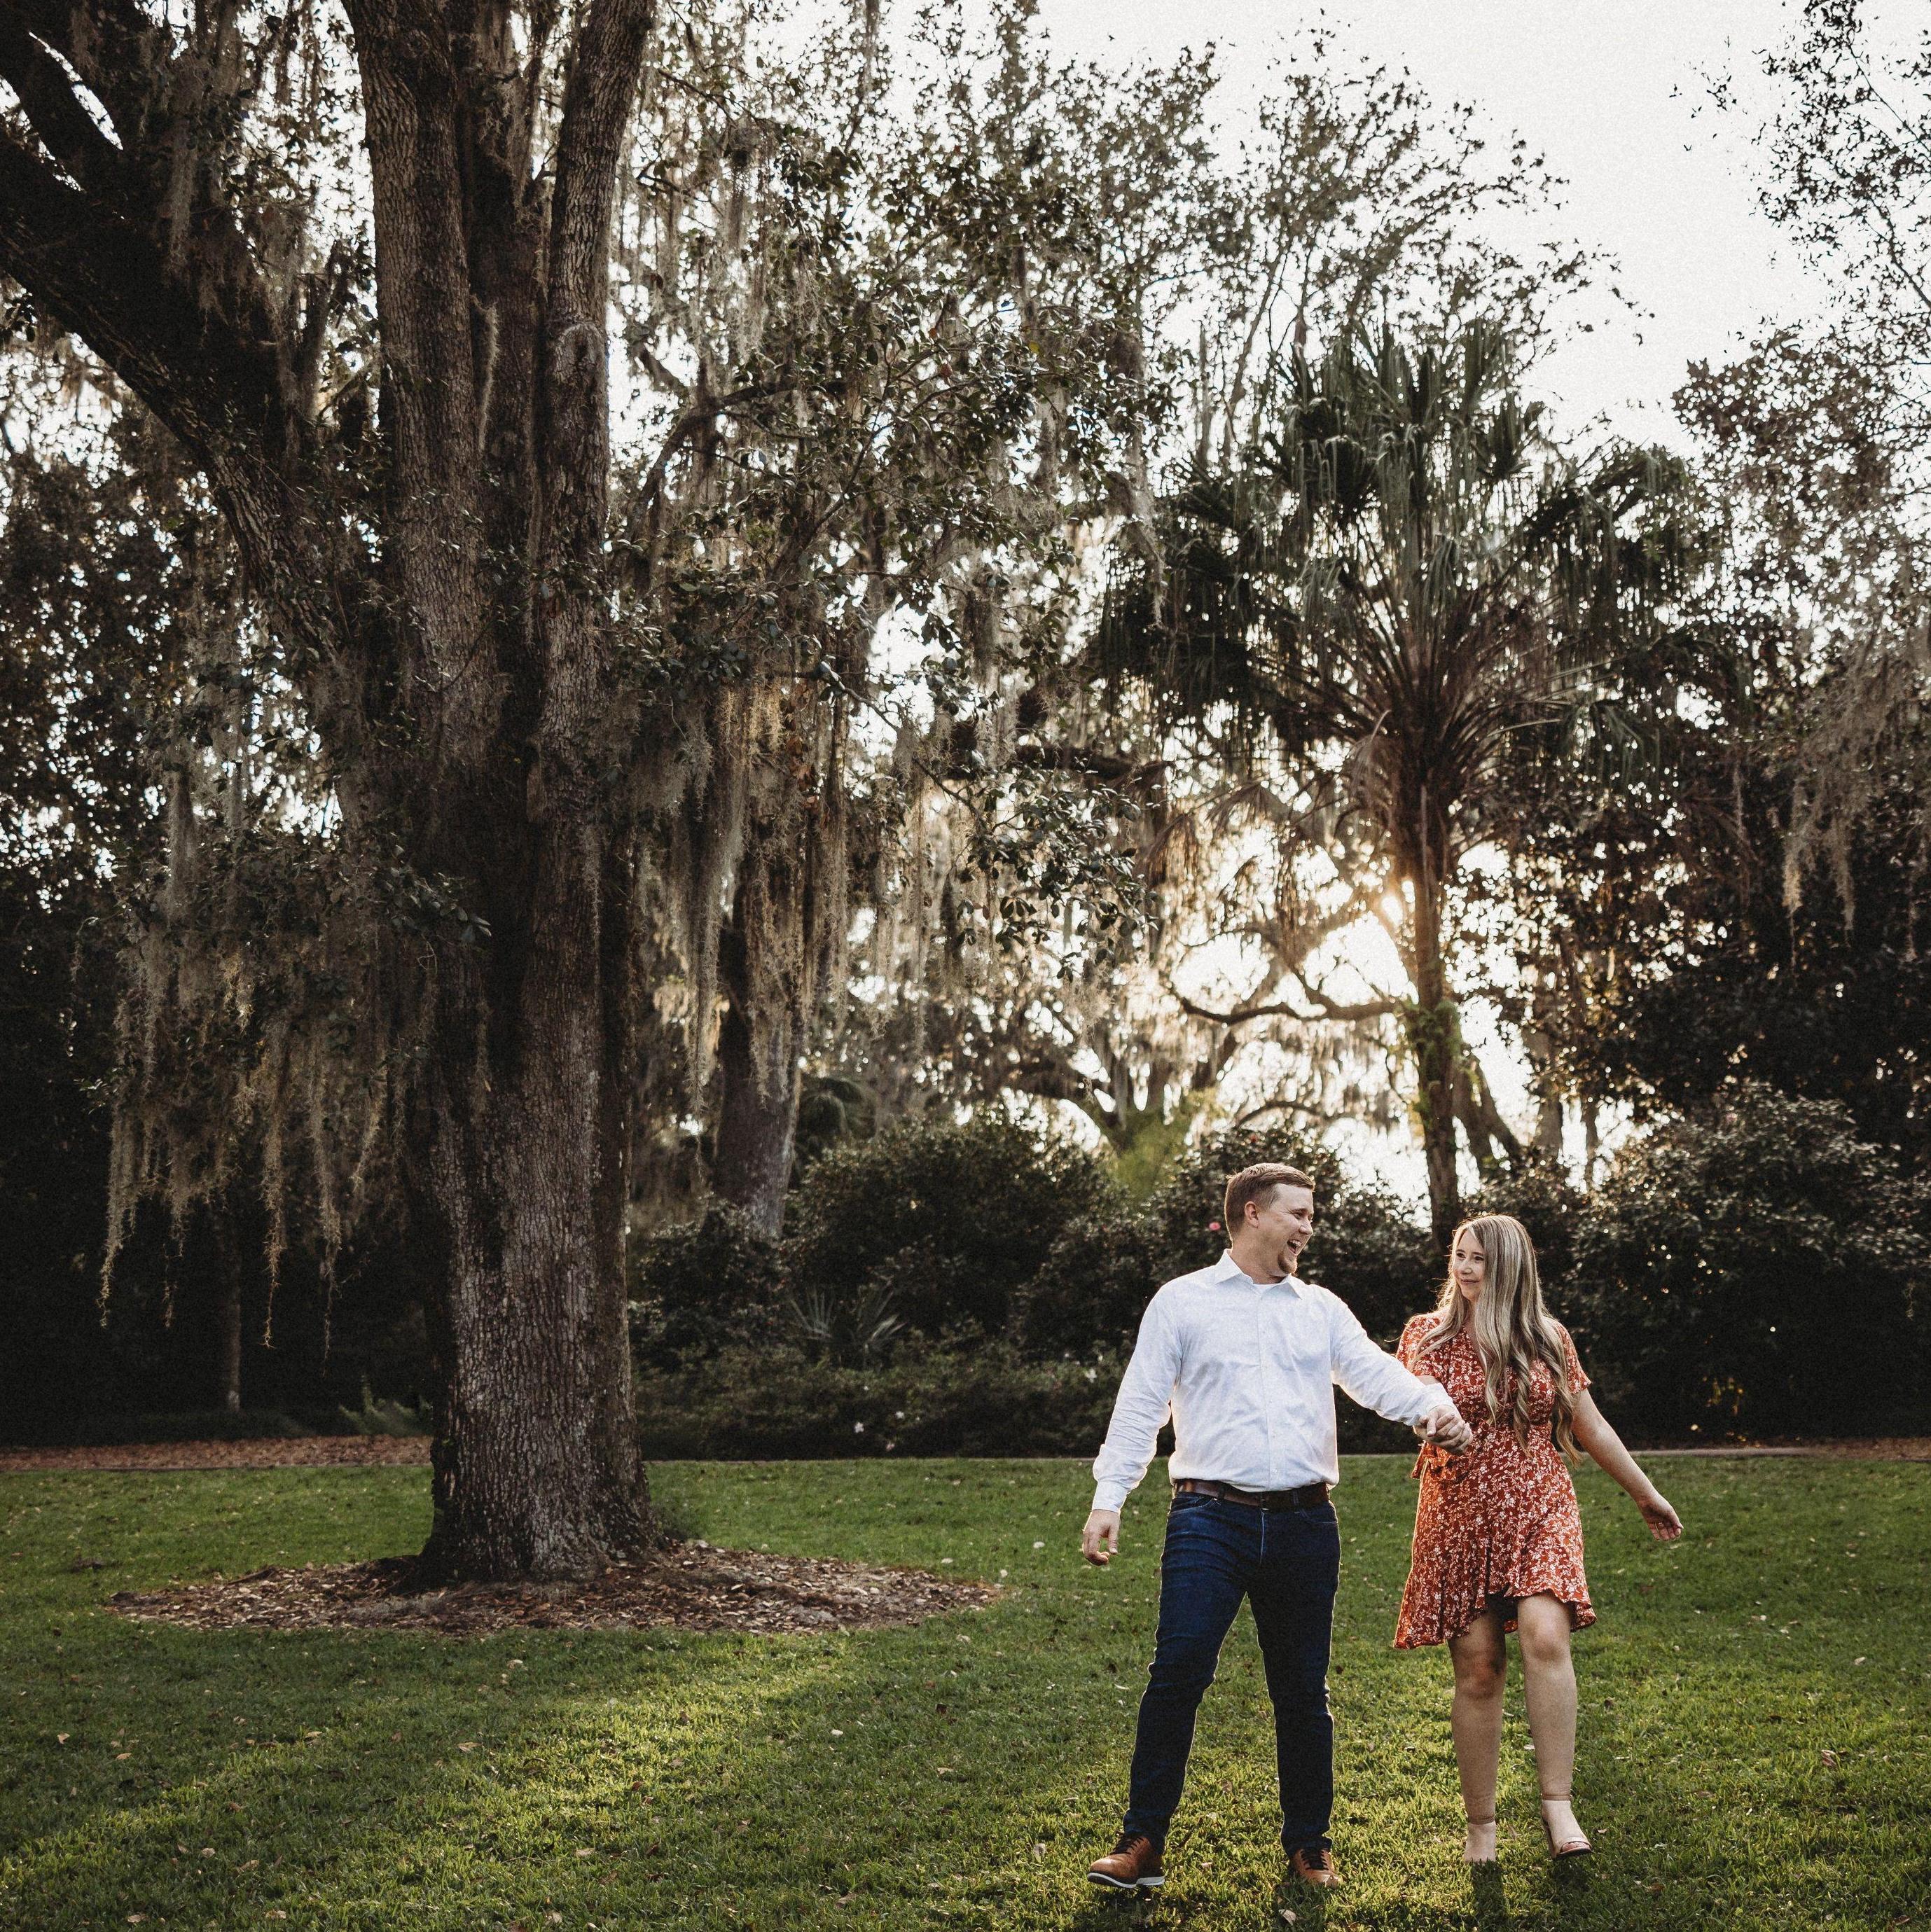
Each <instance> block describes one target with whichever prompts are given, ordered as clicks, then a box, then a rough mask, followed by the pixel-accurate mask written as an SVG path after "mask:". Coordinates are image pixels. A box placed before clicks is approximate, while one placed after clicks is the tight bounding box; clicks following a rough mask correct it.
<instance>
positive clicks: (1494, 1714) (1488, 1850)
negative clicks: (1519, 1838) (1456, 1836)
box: [1449, 1607, 1509, 1864]
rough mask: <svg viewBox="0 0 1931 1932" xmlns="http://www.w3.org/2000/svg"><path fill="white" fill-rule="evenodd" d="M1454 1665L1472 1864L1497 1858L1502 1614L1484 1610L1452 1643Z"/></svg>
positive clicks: (1466, 1851)
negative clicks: (1496, 1809)
mask: <svg viewBox="0 0 1931 1932" xmlns="http://www.w3.org/2000/svg"><path fill="white" fill-rule="evenodd" d="M1449 1657H1450V1658H1452V1660H1453V1661H1454V1664H1455V1706H1454V1712H1453V1715H1452V1718H1451V1719H1450V1728H1451V1729H1452V1732H1453V1733H1454V1736H1455V1770H1456V1772H1458V1774H1459V1775H1460V1776H1461V1804H1462V1809H1463V1811H1464V1812H1466V1813H1467V1817H1468V1838H1467V1843H1466V1844H1465V1845H1464V1847H1463V1855H1464V1856H1465V1857H1466V1858H1467V1860H1468V1861H1469V1863H1470V1864H1486V1863H1487V1862H1488V1861H1489V1860H1490V1859H1491V1858H1494V1855H1495V1776H1496V1770H1497V1764H1498V1763H1499V1760H1500V1757H1501V1754H1502V1689H1503V1685H1504V1684H1505V1683H1506V1682H1507V1679H1508V1670H1509V1653H1508V1650H1507V1649H1506V1646H1504V1645H1503V1641H1502V1614H1501V1613H1500V1611H1499V1610H1495V1609H1494V1608H1492V1607H1491V1608H1490V1609H1487V1610H1483V1611H1482V1612H1481V1613H1480V1614H1479V1615H1478V1616H1476V1619H1474V1621H1473V1622H1472V1623H1470V1625H1468V1626H1467V1628H1466V1629H1464V1630H1460V1631H1457V1632H1456V1633H1455V1635H1454V1636H1453V1637H1450V1638H1449Z"/></svg>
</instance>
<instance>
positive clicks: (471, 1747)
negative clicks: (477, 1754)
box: [456, 1745, 476, 1751]
mask: <svg viewBox="0 0 1931 1932" xmlns="http://www.w3.org/2000/svg"><path fill="white" fill-rule="evenodd" d="M456 1748H457V1750H458V1751H474V1750H475V1749H476V1746H475V1745H458V1746H457V1747H456Z"/></svg>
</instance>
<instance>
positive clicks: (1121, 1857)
mask: <svg viewBox="0 0 1931 1932" xmlns="http://www.w3.org/2000/svg"><path fill="white" fill-rule="evenodd" d="M1086 1876H1087V1877H1088V1878H1089V1879H1091V1880H1092V1882H1093V1883H1094V1884H1095V1885H1104V1886H1105V1887H1106V1888H1107V1890H1108V1891H1158V1890H1159V1889H1160V1888H1161V1886H1162V1885H1164V1884H1165V1883H1166V1882H1167V1874H1166V1873H1164V1871H1163V1870H1161V1864H1160V1854H1159V1852H1158V1851H1157V1850H1156V1849H1155V1847H1154V1843H1153V1841H1152V1839H1151V1838H1149V1837H1148V1836H1147V1835H1146V1833H1145V1832H1122V1833H1121V1834H1120V1841H1119V1843H1118V1844H1116V1846H1114V1847H1113V1849H1112V1850H1111V1851H1110V1852H1108V1853H1107V1855H1106V1856H1105V1857H1104V1858H1095V1860H1094V1861H1093V1862H1092V1864H1089V1866H1088V1867H1086Z"/></svg>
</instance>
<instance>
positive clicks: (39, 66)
mask: <svg viewBox="0 0 1931 1932" xmlns="http://www.w3.org/2000/svg"><path fill="white" fill-rule="evenodd" d="M0 78H4V79H5V80H6V82H7V84H8V86H10V87H11V88H12V89H13V90H14V92H15V94H17V95H19V97H20V105H21V106H22V107H23V108H24V109H26V114H27V118H28V121H29V122H30V123H31V124H32V127H33V130H34V132H35V134H37V135H38V136H39V137H40V139H41V144H42V145H44V147H45V148H46V149H47V152H48V153H49V154H51V155H53V157H54V159H55V160H56V161H58V162H59V163H60V165H61V166H62V167H63V168H65V169H66V170H67V172H68V174H69V175H71V176H72V177H73V178H74V180H76V181H78V182H80V184H81V185H82V186H83V187H85V188H86V189H88V190H89V192H90V193H94V194H95V195H98V196H100V197H101V199H104V200H116V199H119V193H120V190H121V188H122V186H123V184H124V182H125V172H126V170H125V160H124V157H123V156H122V153H121V151H120V150H119V148H116V146H115V145H114V144H113V142H111V141H110V140H109V139H107V136H105V135H104V134H103V133H101V130H100V129H99V128H98V127H96V126H95V124H94V118H93V116H92V115H90V114H89V113H88V111H87V110H86V108H84V107H82V105H81V104H80V101H79V99H78V98H77V96H76V95H75V94H74V86H73V83H71V81H70V80H68V75H67V70H66V68H64V67H63V66H62V65H61V64H60V62H59V61H57V60H56V59H55V58H54V57H53V55H52V54H50V53H49V52H47V49H46V47H45V46H43V45H42V44H41V41H40V40H39V39H38V38H37V37H35V34H33V33H32V31H29V28H28V26H27V25H26V23H25V22H24V21H23V19H22V17H21V15H20V10H19V8H18V7H17V6H16V5H14V0H0Z"/></svg>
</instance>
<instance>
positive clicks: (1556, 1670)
mask: <svg viewBox="0 0 1931 1932" xmlns="http://www.w3.org/2000/svg"><path fill="white" fill-rule="evenodd" d="M1515 1638H1516V1641H1517V1643H1518V1644H1519V1645H1520V1646H1521V1652H1522V1695H1523V1701H1524V1703H1526V1704H1527V1706H1528V1709H1529V1735H1530V1737H1532V1738H1533V1739H1535V1741H1536V1781H1537V1782H1538V1783H1539V1784H1540V1785H1541V1787H1542V1817H1543V1820H1544V1822H1545V1823H1546V1824H1547V1825H1548V1829H1549V1836H1550V1838H1551V1841H1552V1842H1553V1843H1554V1844H1555V1845H1557V1846H1562V1845H1564V1844H1569V1843H1575V1841H1578V1840H1580V1839H1581V1838H1582V1831H1581V1827H1580V1826H1578V1824H1577V1823H1576V1822H1575V1811H1574V1810H1573V1809H1572V1807H1571V1805H1570V1802H1569V1799H1570V1795H1571V1793H1572V1790H1573V1788H1574V1785H1575V1662H1574V1660H1573V1659H1572V1658H1571V1657H1570V1655H1569V1606H1568V1605H1567V1604H1565V1603H1563V1601H1561V1599H1560V1598H1557V1597H1551V1596H1547V1595H1543V1596H1537V1597H1524V1598H1522V1599H1521V1601H1520V1602H1519V1603H1518V1604H1516V1606H1515Z"/></svg>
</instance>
